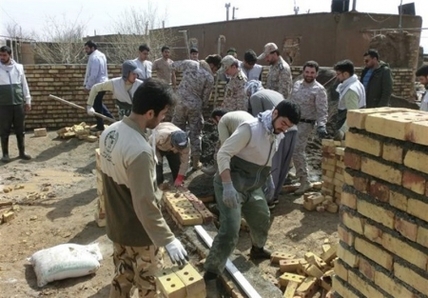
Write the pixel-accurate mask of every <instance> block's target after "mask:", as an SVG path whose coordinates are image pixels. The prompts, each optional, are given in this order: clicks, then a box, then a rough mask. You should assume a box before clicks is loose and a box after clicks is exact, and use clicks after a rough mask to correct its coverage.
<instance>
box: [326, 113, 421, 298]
mask: <svg viewBox="0 0 428 298" xmlns="http://www.w3.org/2000/svg"><path fill="white" fill-rule="evenodd" d="M348 124H349V126H350V127H351V129H350V132H349V133H348V134H347V136H346V149H345V155H344V162H345V166H346V169H345V173H344V181H345V184H344V186H343V191H342V197H341V208H340V224H339V227H338V232H339V238H340V242H339V245H338V250H337V255H338V257H339V259H338V260H337V261H336V262H335V273H336V275H335V277H334V279H333V289H334V290H335V291H336V294H335V295H336V297H428V283H427V280H428V271H427V269H428V268H427V261H428V199H427V196H428V184H427V179H428V163H427V162H426V160H427V159H428V139H427V137H426V136H427V135H428V113H425V112H418V111H414V110H406V109H393V108H381V109H366V110H356V111H350V112H348Z"/></svg>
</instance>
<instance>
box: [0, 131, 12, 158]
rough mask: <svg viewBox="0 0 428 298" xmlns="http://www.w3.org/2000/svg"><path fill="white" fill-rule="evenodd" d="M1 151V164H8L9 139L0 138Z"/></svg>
mask: <svg viewBox="0 0 428 298" xmlns="http://www.w3.org/2000/svg"><path fill="white" fill-rule="evenodd" d="M1 150H2V152H3V157H2V158H1V161H2V162H9V161H10V157H9V137H1Z"/></svg>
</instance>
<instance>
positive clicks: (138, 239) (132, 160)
mask: <svg viewBox="0 0 428 298" xmlns="http://www.w3.org/2000/svg"><path fill="white" fill-rule="evenodd" d="M132 102H133V105H132V112H131V114H130V115H129V117H127V116H125V117H124V118H123V120H121V121H118V122H116V123H114V124H112V125H110V126H109V127H108V128H107V129H106V130H104V132H103V133H102V134H101V137H100V164H101V172H102V181H103V192H104V194H105V207H106V223H107V226H106V231H107V236H108V237H109V238H110V239H111V240H112V241H113V261H114V265H115V276H114V277H113V281H112V283H111V287H110V296H109V297H110V298H119V297H131V296H132V293H131V289H132V288H133V287H134V286H135V287H137V288H138V290H139V291H140V297H155V295H156V283H155V277H154V276H155V274H156V272H157V271H158V270H159V269H160V268H162V267H163V247H165V249H166V251H167V252H168V254H169V256H170V258H171V260H172V262H173V263H178V264H179V265H182V264H184V263H185V262H186V259H187V252H186V250H185V249H184V247H183V245H182V244H181V242H180V241H179V240H178V239H177V238H175V236H174V234H173V233H172V232H171V230H170V228H169V227H168V225H167V223H166V221H165V219H164V218H163V215H162V210H161V208H160V202H161V199H162V191H160V190H159V188H158V187H157V184H156V172H155V165H156V156H155V155H154V150H153V149H154V148H152V146H151V144H150V143H149V141H148V137H147V135H146V129H154V128H156V126H157V125H158V124H159V123H160V122H161V120H162V119H163V117H164V116H165V114H166V112H167V111H168V108H170V107H171V106H172V105H173V104H174V99H173V91H172V88H171V87H170V86H168V84H166V83H164V82H162V81H161V80H157V79H147V80H146V81H144V83H143V84H141V85H140V87H138V89H137V90H136V91H135V93H134V97H133V101H132Z"/></svg>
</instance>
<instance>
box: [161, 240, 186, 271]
mask: <svg viewBox="0 0 428 298" xmlns="http://www.w3.org/2000/svg"><path fill="white" fill-rule="evenodd" d="M165 249H166V251H167V252H168V255H169V257H170V258H171V261H172V263H173V264H175V263H177V265H178V266H183V265H184V264H185V263H186V262H187V261H188V260H189V257H188V256H187V251H186V250H185V249H184V247H183V245H182V244H181V242H180V240H178V239H177V238H174V240H172V241H171V242H170V243H168V244H167V245H165Z"/></svg>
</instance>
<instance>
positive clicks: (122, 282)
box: [109, 243, 163, 298]
mask: <svg viewBox="0 0 428 298" xmlns="http://www.w3.org/2000/svg"><path fill="white" fill-rule="evenodd" d="M113 250H114V251H113V262H114V266H115V276H114V278H113V281H112V282H111V287H110V296H109V297H110V298H129V297H132V295H133V292H134V290H135V288H136V289H138V291H139V297H156V281H155V277H154V275H155V273H156V271H158V270H160V269H162V268H163V248H156V247H155V246H153V245H151V246H143V247H136V246H124V245H121V244H118V243H113Z"/></svg>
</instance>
